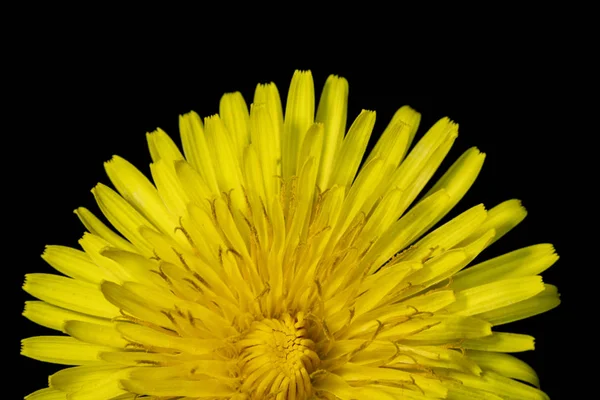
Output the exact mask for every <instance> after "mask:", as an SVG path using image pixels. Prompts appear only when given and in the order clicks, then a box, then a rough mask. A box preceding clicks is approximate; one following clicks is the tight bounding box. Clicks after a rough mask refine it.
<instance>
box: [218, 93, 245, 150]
mask: <svg viewBox="0 0 600 400" xmlns="http://www.w3.org/2000/svg"><path fill="white" fill-rule="evenodd" d="M219 115H220V116H221V118H222V119H223V123H224V124H225V126H226V127H227V131H228V132H229V134H230V135H231V138H232V140H231V142H232V144H233V147H234V151H235V152H236V153H237V157H238V159H240V160H241V159H242V152H243V151H244V148H245V147H246V146H247V145H248V143H250V126H249V125H250V114H249V113H248V105H247V104H246V101H245V100H244V97H243V96H242V94H241V93H240V92H234V93H227V94H225V95H223V97H221V102H220V104H219Z"/></svg>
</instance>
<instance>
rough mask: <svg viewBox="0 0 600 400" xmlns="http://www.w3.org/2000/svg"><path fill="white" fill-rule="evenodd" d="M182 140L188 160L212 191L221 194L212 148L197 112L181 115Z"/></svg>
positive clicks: (214, 193)
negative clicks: (209, 145)
mask: <svg viewBox="0 0 600 400" xmlns="http://www.w3.org/2000/svg"><path fill="white" fill-rule="evenodd" d="M179 130H180V131H181V142H182V143H183V150H184V151H185V157H186V159H187V160H188V162H189V163H190V164H191V165H192V166H193V167H194V168H195V169H196V171H197V172H198V173H199V174H200V176H201V177H202V179H203V180H204V182H206V185H207V187H208V189H209V190H210V192H211V193H212V194H213V195H220V193H221V192H220V191H219V185H218V183H217V177H216V175H215V170H214V167H213V161H212V155H211V149H210V148H209V147H208V142H207V141H206V135H205V133H204V126H203V124H202V120H201V119H200V117H199V116H198V114H196V113H195V112H191V113H188V114H185V115H181V116H180V117H179Z"/></svg>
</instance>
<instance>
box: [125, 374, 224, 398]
mask: <svg viewBox="0 0 600 400" xmlns="http://www.w3.org/2000/svg"><path fill="white" fill-rule="evenodd" d="M121 384H122V385H123V387H124V388H125V389H126V390H128V391H130V392H133V393H138V394H141V395H153V396H161V397H162V396H165V397H166V396H190V397H192V398H193V397H198V396H201V397H208V396H210V397H215V396H216V397H222V398H224V397H226V396H231V395H233V394H234V393H235V392H234V390H233V389H231V387H230V386H228V385H226V384H222V383H220V382H218V381H217V380H215V379H206V380H197V381H196V380H194V381H187V380H175V379H173V380H165V381H139V380H122V381H121Z"/></svg>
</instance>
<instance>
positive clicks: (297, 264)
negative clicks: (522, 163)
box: [22, 72, 559, 400]
mask: <svg viewBox="0 0 600 400" xmlns="http://www.w3.org/2000/svg"><path fill="white" fill-rule="evenodd" d="M347 100H348V83H347V81H346V80H345V79H343V78H340V77H336V76H331V77H329V79H328V80H327V82H326V84H325V87H324V89H323V93H322V95H321V98H320V100H319V103H318V106H317V107H316V116H315V105H316V104H315V96H314V85H313V80H312V76H311V74H310V72H296V73H295V74H294V77H293V79H292V83H291V86H290V90H289V94H288V99H287V102H286V108H285V113H284V112H283V109H282V105H281V101H280V98H279V93H278V91H277V88H276V87H275V85H274V84H266V85H258V86H257V88H256V92H255V95H254V99H253V104H251V106H250V110H249V109H248V107H247V104H246V102H245V101H244V99H243V98H242V95H241V94H240V93H231V94H226V95H225V96H223V98H222V99H221V103H220V115H215V116H212V117H208V118H206V119H205V120H204V122H202V120H201V118H200V117H199V116H198V115H197V114H195V113H190V114H187V115H183V116H182V117H181V118H180V131H181V140H182V143H183V150H184V154H185V156H184V155H182V154H181V152H180V150H179V149H178V148H177V146H176V145H175V144H174V142H173V141H172V140H171V139H170V138H169V137H168V136H167V135H166V133H165V132H163V131H162V130H160V129H159V130H157V131H156V132H153V133H151V134H148V143H149V148H150V153H151V156H152V160H153V163H152V165H151V173H152V179H153V181H154V184H152V183H151V182H150V181H149V180H148V179H147V178H146V177H145V176H144V175H143V174H142V173H141V172H139V171H138V170H137V169H135V167H133V166H132V165H131V164H129V163H128V162H127V161H125V160H124V159H122V158H120V157H117V156H115V157H114V158H113V159H112V160H111V161H109V162H107V163H106V171H107V173H108V176H109V178H110V180H111V181H112V183H113V185H114V187H115V188H116V190H117V191H116V192H115V191H114V190H112V189H110V188H109V187H107V186H104V185H102V184H99V185H98V186H96V187H95V188H94V189H93V194H94V196H95V198H96V200H97V203H98V205H99V207H100V210H101V211H102V213H103V214H104V215H105V217H106V218H107V219H108V221H110V223H111V224H112V225H113V226H114V227H115V228H116V230H117V231H118V232H120V234H122V236H120V235H119V234H117V233H115V232H114V231H113V230H111V229H110V228H109V227H107V226H106V225H104V223H103V222H101V221H100V220H99V219H98V218H97V217H95V216H94V215H93V214H92V213H91V212H90V211H88V210H87V209H84V208H79V209H77V210H76V213H77V215H78V216H79V218H80V219H81V221H82V222H83V224H84V225H85V227H86V228H87V230H88V233H85V234H84V236H83V238H82V239H81V241H80V244H81V247H82V248H83V251H81V250H76V249H72V248H68V247H63V246H48V247H47V248H46V251H45V252H44V254H43V258H44V259H45V260H46V261H47V262H48V263H49V264H50V265H52V266H53V267H54V268H55V269H56V270H57V271H59V272H61V273H63V274H64V275H66V277H65V276H58V275H50V274H29V275H27V276H26V280H25V284H24V289H25V290H26V291H27V292H28V293H30V294H31V295H33V296H34V297H36V298H38V299H39V300H40V301H28V302H27V303H26V306H25V311H24V315H25V316H26V317H27V318H29V319H30V320H32V321H34V322H36V323H38V324H40V325H43V326H46V327H49V328H52V329H55V330H57V331H60V332H62V333H65V334H66V335H57V336H41V337H33V338H28V339H25V340H23V344H22V354H24V355H25V356H28V357H31V358H34V359H37V360H41V361H45V362H51V363H58V364H64V365H69V366H74V367H70V368H66V369H63V370H61V371H59V372H58V373H56V374H54V375H52V376H51V377H50V380H49V388H46V389H41V390H39V391H37V392H35V393H33V394H31V395H30V396H29V397H27V398H28V399H30V400H59V399H61V400H62V399H69V400H77V399H81V400H94V399H97V400H106V399H115V400H116V399H119V400H125V399H137V398H140V395H141V396H143V397H142V398H147V399H164V400H166V399H232V400H255V399H273V400H284V399H286V400H288V399H296V400H306V399H342V400H350V399H384V400H385V399H446V398H447V399H473V400H474V399H547V398H548V397H547V396H546V395H545V394H544V393H543V392H542V391H540V390H539V389H537V388H536V387H537V386H538V384H539V382H538V378H537V376H536V374H535V372H534V371H533V370H532V369H531V368H530V367H529V366H527V365H526V364H525V363H523V362H522V361H520V360H519V359H517V358H515V357H513V356H511V355H508V354H507V353H512V352H521V351H526V350H531V349H533V346H534V344H533V338H532V337H530V336H527V335H522V334H513V333H506V332H502V328H500V329H499V330H496V327H498V326H500V325H502V324H506V323H508V322H512V321H516V320H520V319H523V318H527V317H530V316H532V315H535V314H538V313H541V312H544V311H547V310H549V309H551V308H553V307H555V306H557V305H558V303H559V299H558V294H557V290H556V288H555V287H554V286H551V285H546V284H544V283H543V282H542V279H541V277H540V276H539V275H538V274H539V273H541V272H542V271H544V270H545V269H547V268H548V267H550V266H551V265H552V264H553V263H554V262H555V261H556V260H557V259H558V256H557V255H556V254H555V252H554V249H553V247H552V246H551V245H549V244H538V245H534V246H531V247H527V248H523V249H520V250H516V251H514V252H511V253H508V254H505V255H503V256H500V257H497V258H494V259H491V260H488V261H484V262H480V261H479V260H478V262H477V264H476V265H473V266H470V267H468V268H466V267H467V265H469V264H470V263H471V262H472V261H473V260H474V259H475V258H476V257H477V256H478V254H479V253H480V252H481V251H482V250H484V249H485V248H486V247H488V246H490V245H491V244H492V243H493V242H494V241H496V240H498V239H499V238H500V237H502V236H503V235H504V234H505V233H507V232H508V231H509V230H511V229H512V228H513V227H514V226H515V225H517V224H518V223H519V222H520V221H521V220H522V219H523V218H524V217H525V215H526V212H525V210H524V209H523V207H522V206H521V204H520V203H519V201H517V200H509V201H506V202H504V203H502V204H500V205H497V206H495V207H493V208H491V209H490V210H486V208H484V206H483V205H477V206H475V207H472V208H470V209H468V210H466V211H465V212H463V213H462V214H460V215H459V216H457V217H456V218H454V219H452V220H451V221H449V222H447V223H445V224H444V225H441V226H439V227H437V228H436V229H434V230H433V229H432V228H434V227H435V226H436V224H437V222H438V221H440V220H441V219H442V218H443V217H444V216H445V215H446V214H447V213H448V212H449V211H450V210H451V209H452V208H453V207H454V206H455V205H456V204H457V203H458V201H459V200H460V199H461V198H462V197H463V195H464V194H465V193H466V192H467V190H468V189H469V187H470V186H471V185H472V183H473V182H474V180H475V179H476V177H477V175H478V173H479V171H480V169H481V167H482V165H483V160H484V154H482V153H480V152H479V151H478V150H477V149H476V148H471V149H469V150H467V151H466V152H465V153H464V154H463V155H462V156H461V157H460V158H459V159H458V160H457V161H456V162H455V163H454V164H453V165H452V166H451V167H450V168H449V170H448V171H447V172H446V174H445V175H443V176H442V178H440V179H439V181H437V183H435V184H434V185H433V186H432V187H431V189H430V190H429V191H428V192H427V193H425V194H424V195H421V196H420V197H419V195H420V194H421V192H422V190H423V188H424V187H425V185H426V184H427V183H428V181H429V180H430V179H431V177H432V175H433V174H434V172H435V171H436V169H437V168H438V166H439V165H440V163H441V162H442V160H443V159H444V157H445V156H446V154H447V153H448V151H449V150H450V148H451V146H452V144H453V142H454V140H455V139H456V137H457V133H458V126H457V125H456V124H455V123H454V122H452V121H451V120H449V119H448V118H443V119H441V120H440V121H438V122H437V123H436V124H435V125H434V126H433V127H432V128H431V129H430V130H429V131H428V132H427V133H426V134H425V135H424V136H423V138H421V139H420V140H419V141H418V142H417V143H416V145H414V146H413V148H412V150H411V151H410V152H409V151H408V149H409V147H410V146H411V144H412V142H413V139H414V137H415V133H416V131H417V127H418V125H419V121H420V115H419V114H418V113H417V112H416V111H414V110H413V109H411V108H409V107H402V108H400V109H399V110H398V111H397V112H396V114H395V115H394V117H393V119H392V121H391V122H390V124H389V125H388V126H387V128H386V129H385V131H384V132H383V134H382V135H381V138H380V139H379V141H378V143H377V144H376V146H375V147H374V149H373V150H372V151H371V152H370V154H369V155H368V157H367V158H366V161H365V162H364V164H363V165H362V167H360V165H361V161H362V158H363V154H364V152H365V149H366V147H367V143H368V140H369V137H370V134H371V131H372V129H373V126H374V123H375V113H374V112H372V111H363V112H361V113H360V115H359V116H358V117H357V118H356V120H355V121H354V122H353V123H352V125H351V127H350V129H349V130H348V132H347V133H346V134H344V133H345V130H346V129H345V128H346V116H347V115H346V114H347ZM284 115H285V117H284ZM359 167H360V168H359ZM428 232H429V233H428ZM520 381H522V382H526V383H522V382H520Z"/></svg>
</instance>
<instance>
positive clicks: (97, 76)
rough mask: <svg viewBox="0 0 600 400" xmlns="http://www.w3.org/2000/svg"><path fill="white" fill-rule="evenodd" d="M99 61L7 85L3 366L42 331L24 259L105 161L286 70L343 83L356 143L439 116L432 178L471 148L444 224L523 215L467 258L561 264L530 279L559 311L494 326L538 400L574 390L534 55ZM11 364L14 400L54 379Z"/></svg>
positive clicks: (564, 257) (73, 224) (50, 47)
mask: <svg viewBox="0 0 600 400" xmlns="http://www.w3.org/2000/svg"><path fill="white" fill-rule="evenodd" d="M100 47H101V48H100ZM113 50H114V49H112V48H110V47H103V46H99V47H98V48H93V49H92V50H89V49H88V50H84V49H83V48H80V47H78V46H76V45H72V46H68V47H66V48H65V47H60V46H55V44H54V43H53V42H48V43H43V44H42V45H40V46H37V47H36V49H35V51H33V53H31V54H28V55H27V58H26V62H23V63H22V64H20V65H22V66H23V68H24V69H25V71H20V73H19V74H18V75H16V76H17V77H15V78H14V79H13V80H11V82H10V84H11V86H13V87H14V88H15V89H18V90H16V91H15V96H14V97H13V98H12V100H11V103H12V105H13V106H14V107H15V111H14V113H12V114H11V115H10V117H9V120H10V122H12V123H13V127H12V128H11V132H10V133H9V136H8V137H9V138H10V142H11V143H9V144H8V145H6V146H5V147H4V151H5V152H6V154H5V156H6V160H8V161H9V162H8V164H7V167H5V168H6V169H5V171H4V174H5V177H6V178H8V182H7V181H6V179H5V185H6V186H5V189H4V190H5V196H6V197H8V200H9V201H10V202H14V205H13V206H11V208H10V209H9V210H8V211H5V212H7V213H8V217H9V218H8V219H9V221H10V222H11V223H10V226H11V228H10V229H11V231H10V232H9V233H8V234H9V235H11V240H10V241H8V242H4V246H7V247H8V249H7V250H8V251H9V252H11V254H12V256H11V258H10V261H8V260H5V264H7V265H5V267H6V268H10V271H11V275H10V277H11V279H10V282H9V283H10V288H11V290H14V292H15V293H16V294H15V297H13V298H12V299H11V303H10V304H9V309H10V313H11V315H14V316H16V317H17V322H16V325H15V326H17V327H18V331H17V332H18V333H17V334H16V335H15V336H16V337H14V336H13V338H14V339H12V340H11V341H10V342H9V343H5V346H6V347H5V348H6V349H7V350H8V351H9V353H10V354H11V355H17V353H18V349H19V344H18V340H19V338H23V337H28V336H32V335H39V334H51V333H50V331H49V330H46V329H44V328H41V327H37V326H35V325H34V324H33V323H31V322H29V321H27V320H26V319H25V318H23V317H20V316H19V315H18V314H19V313H20V312H21V311H22V303H23V301H24V300H27V299H29V296H28V295H27V294H25V293H24V292H22V291H21V290H20V289H19V288H20V286H21V284H22V279H23V278H22V277H23V275H24V274H25V273H28V272H51V269H50V267H49V266H47V265H46V264H45V263H44V262H43V261H42V259H41V258H40V257H39V255H40V254H41V253H42V251H43V248H44V245H46V244H62V245H70V246H77V240H78V239H79V238H80V236H81V235H82V233H83V227H82V226H81V225H80V223H79V221H78V219H77V217H76V216H75V215H74V214H73V213H72V211H73V210H74V209H75V208H76V207H78V206H86V207H88V208H90V209H91V210H92V211H97V208H96V205H95V203H94V201H93V197H92V194H91V193H90V189H91V188H92V187H93V186H94V185H95V184H96V183H97V182H99V181H100V182H103V183H109V181H108V179H107V177H106V175H105V173H104V170H103V165H102V163H103V162H104V161H107V160H109V159H110V158H111V156H112V155H113V154H119V155H121V156H123V157H125V158H126V159H128V160H129V161H131V162H133V163H134V164H135V165H136V166H138V167H139V168H140V169H141V170H142V171H143V172H144V173H148V172H149V167H148V165H149V163H150V156H149V153H148V151H147V146H146V139H145V133H146V132H148V131H152V130H154V129H155V128H156V127H161V128H163V129H164V130H165V131H166V132H167V133H169V134H170V135H171V136H172V137H173V138H175V139H176V140H177V141H178V140H179V138H178V128H177V123H178V120H177V118H178V115H179V114H182V113H185V112H188V111H190V110H195V111H197V112H198V113H199V114H200V115H201V116H207V115H211V114H214V113H216V112H218V104H219V99H220V96H221V95H222V94H223V93H224V92H230V91H236V90H239V91H241V92H242V94H243V95H244V96H245V98H246V100H247V102H248V103H250V102H251V98H252V96H253V91H254V88H255V86H256V84H257V83H258V82H268V81H274V82H275V83H276V84H277V85H278V88H279V90H280V94H281V96H282V99H285V94H286V92H287V87H288V85H289V81H290V79H291V76H292V74H293V71H294V69H311V70H312V72H313V76H314V80H315V90H316V93H317V94H318V93H320V90H321V88H322V86H323V84H324V82H325V79H326V78H327V76H328V75H329V74H332V73H333V74H338V75H341V76H344V77H346V78H347V79H348V80H349V83H350V99H349V101H350V108H349V114H348V119H349V122H350V121H351V120H352V119H353V118H354V117H356V116H357V115H358V113H359V112H360V110H361V109H363V108H364V109H373V110H376V111H377V123H376V125H375V131H374V135H373V138H372V140H371V145H372V144H373V143H374V140H375V139H376V138H377V136H378V134H380V133H381V132H382V130H383V128H384V127H385V126H386V124H387V122H388V121H389V119H390V118H391V117H392V115H393V113H394V111H395V110H396V109H397V108H399V107H400V106H402V105H404V104H408V105H411V106H412V107H413V108H415V109H417V110H418V111H419V112H421V114H422V122H421V127H420V129H419V132H418V134H417V135H418V136H417V137H419V136H421V135H422V134H423V133H424V132H425V130H426V129H427V128H428V127H430V126H431V124H433V123H434V122H435V121H436V120H437V119H439V118H441V117H443V116H449V117H450V118H452V119H453V120H455V121H457V122H458V123H459V124H460V131H459V138H458V140H457V141H456V142H455V145H454V147H453V149H452V150H451V152H450V154H449V156H448V158H447V161H446V162H445V163H444V164H442V168H441V169H440V171H442V170H444V169H445V168H446V167H448V166H449V165H450V164H451V162H452V161H454V160H455V159H456V158H457V157H458V156H459V155H460V154H461V153H462V152H463V151H465V150H466V149H468V148H469V147H471V146H478V147H479V149H480V150H482V151H483V152H485V153H486V154H487V158H486V162H485V164H484V167H483V170H482V172H481V174H480V176H479V178H478V180H477V182H476V183H475V185H474V186H473V188H472V189H471V191H470V192H469V193H468V194H467V196H465V198H464V199H463V200H462V201H461V202H460V203H459V204H458V206H457V207H456V209H455V211H454V212H453V213H452V215H456V214H458V213H459V212H460V211H464V210H465V209H467V208H469V207H471V206H473V205H475V204H478V203H481V202H483V203H484V204H485V205H486V206H487V207H488V208H491V207H492V206H494V205H496V204H498V203H500V202H501V201H504V200H507V199H511V198H518V199H521V200H522V201H523V204H524V206H525V207H526V208H527V209H528V211H529V215H528V217H527V218H526V219H525V220H524V222H523V223H521V224H520V225H519V226H518V227H517V228H516V229H514V230H513V231H512V232H510V233H509V234H508V235H507V236H505V237H504V238H503V239H502V240H501V241H499V242H497V243H496V244H494V245H493V246H492V247H491V248H490V249H488V250H486V252H485V254H483V255H482V256H481V259H485V258H487V257H491V256H495V255H498V254H502V253H503V252H507V251H511V250H514V249H517V248H520V247H524V246H528V245H531V244H536V243H545V242H550V243H553V244H554V245H555V246H556V249H557V251H558V253H559V254H560V255H561V259H560V260H559V261H558V263H557V264H555V265H554V266H553V267H551V268H550V269H549V270H548V271H547V272H545V273H544V274H543V276H544V280H545V281H546V282H548V283H552V284H555V285H557V286H558V288H559V291H560V292H561V293H562V299H563V304H562V305H561V306H560V307H559V308H557V309H555V310H553V311H551V312H549V313H547V314H545V315H541V316H537V317H534V318H532V319H530V320H527V321H522V322H519V323H514V324H511V325H509V326H503V327H502V328H501V329H502V330H508V331H514V332H519V333H526V334H530V335H533V336H535V337H536V350H535V351H534V352H528V353H521V354H519V357H522V358H523V359H524V360H526V361H527V362H528V363H530V364H531V365H532V366H533V367H534V368H535V370H536V371H537V373H538V374H539V376H540V380H541V384H542V389H544V390H545V391H546V392H547V393H548V394H549V395H550V397H551V398H553V399H561V398H573V397H572V396H567V395H566V393H567V391H568V390H573V389H574V386H573V384H572V382H573V381H571V380H570V379H569V378H567V377H566V374H570V373H573V369H574V368H570V367H569V365H572V363H573V362H575V359H576V358H577V357H580V355H573V354H574V353H573V352H572V351H573V349H572V345H566V343H567V341H569V340H570V339H567V335H570V334H571V333H573V332H572V331H573V330H577V329H579V328H580V327H581V324H576V325H573V324H574V322H571V321H570V318H573V317H574V314H573V310H575V308H576V306H575V303H576V300H575V297H576V296H577V293H576V291H577V288H576V287H575V280H576V275H575V272H576V268H578V265H577V264H576V262H575V255H574V254H573V253H574V252H572V251H571V246H570V244H569V242H570V241H572V240H573V239H574V236H575V234H576V231H575V230H574V229H573V228H572V223H573V219H574V218H573V210H572V209H570V208H569V207H570V205H568V204H567V199H568V198H569V197H570V196H571V194H573V193H575V189H576V187H575V186H576V182H575V180H574V178H573V175H572V174H571V172H570V169H571V168H572V166H571V165H572V163H573V162H574V160H576V158H577V155H576V154H574V153H573V151H572V150H570V143H571V142H573V141H575V140H576V135H577V132H575V131H573V130H572V129H571V128H570V123H571V122H572V120H573V118H575V117H574V115H573V114H572V113H571V112H570V111H568V110H567V108H566V107H567V106H566V104H565V103H568V102H569V101H572V100H573V98H572V97H571V98H570V97H569V96H568V95H566V94H565V89H566V87H567V86H569V82H568V80H567V79H564V77H563V75H562V72H561V71H560V70H559V69H556V68H554V69H553V68H552V67H550V65H551V63H550V62H549V61H551V60H552V54H546V53H544V51H543V49H542V50H540V51H539V52H537V53H536V52H534V53H532V52H531V51H529V50H530V49H521V50H522V51H521V52H519V53H518V54H513V53H511V50H510V49H509V48H506V49H499V51H498V52H492V53H490V54H486V55H481V56H479V55H477V54H476V55H475V56H473V57H471V58H469V59H468V60H467V59H464V58H463V56H462V55H459V54H456V53H454V52H453V51H452V49H450V50H448V51H445V50H444V49H443V47H442V48H435V49H433V50H432V53H433V54H432V55H433V56H434V57H432V60H431V61H429V60H428V61H424V60H421V62H416V61H417V60H416V59H415V58H414V57H409V55H410V54H411V53H410V51H408V50H403V51H395V49H390V48H388V49H386V50H385V51H382V52H380V53H377V52H373V51H365V50H363V49H361V48H360V47H359V46H357V48H356V49H353V50H349V51H348V52H347V53H342V54H340V55H339V56H335V57H330V58H323V57H322V55H320V54H319V55H317V54H312V53H311V52H306V53H303V54H302V56H299V57H298V58H297V59H294V60H288V59H287V58H286V57H285V56H279V54H278V53H277V51H278V50H277V49H275V48H274V49H272V51H270V53H271V55H270V58H268V59H265V58H263V55H262V54H257V53H254V52H247V53H243V54H242V53H240V55H236V56H235V57H231V58H227V59H223V58H221V57H220V56H215V55H214V54H211V51H210V48H208V49H206V48H202V47H201V46H198V47H191V48H187V49H184V50H182V49H179V48H178V49H169V48H167V50H161V51H159V52H153V51H148V52H147V53H143V54H139V53H138V51H137V49H136V46H135V44H134V43H131V44H126V45H123V46H122V48H119V51H116V50H115V51H113ZM437 176H439V174H438V175H437ZM5 285H6V283H5ZM11 293H12V292H11ZM577 307H579V306H577ZM13 332H14V330H13ZM572 344H573V343H572ZM18 365H19V368H20V371H21V372H20V373H21V374H27V375H26V376H27V380H26V382H25V384H24V385H19V391H18V392H19V393H18V395H17V396H16V397H17V398H21V397H22V396H23V395H24V394H26V393H27V392H31V391H33V390H35V389H37V388H41V387H43V386H45V385H46V382H47V375H48V374H51V373H52V372H53V371H56V370H57V369H59V368H60V367H59V366H53V365H48V364H43V363H39V362H36V361H32V360H28V359H25V358H24V357H19V358H18ZM563 393H564V394H563ZM583 393H584V392H583Z"/></svg>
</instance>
